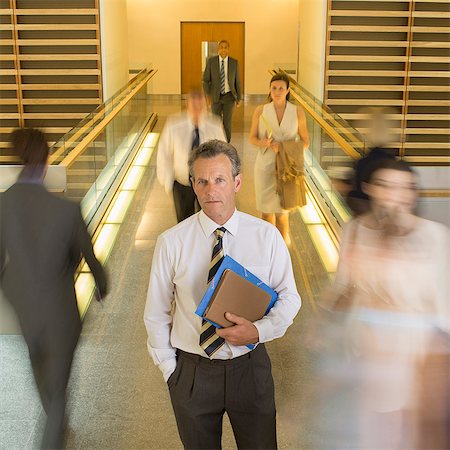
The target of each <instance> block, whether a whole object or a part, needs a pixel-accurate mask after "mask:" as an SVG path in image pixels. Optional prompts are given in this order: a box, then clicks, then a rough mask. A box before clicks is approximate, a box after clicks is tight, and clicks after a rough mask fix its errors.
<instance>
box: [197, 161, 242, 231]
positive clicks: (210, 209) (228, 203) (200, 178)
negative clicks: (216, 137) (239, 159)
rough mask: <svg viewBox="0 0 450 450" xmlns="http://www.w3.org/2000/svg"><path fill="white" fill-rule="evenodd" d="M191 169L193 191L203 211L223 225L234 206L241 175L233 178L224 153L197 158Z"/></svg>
mask: <svg viewBox="0 0 450 450" xmlns="http://www.w3.org/2000/svg"><path fill="white" fill-rule="evenodd" d="M192 171H193V179H192V182H193V186H194V191H195V193H196V195H197V198H198V202H199V203H200V206H201V208H202V210H203V212H204V213H205V214H206V215H207V216H208V217H209V218H210V219H211V220H213V221H214V222H216V223H217V224H219V225H223V224H224V223H225V222H226V221H227V220H228V219H229V218H230V217H231V216H232V215H233V212H234V210H235V208H236V199H235V196H236V192H238V191H239V189H240V187H241V175H240V174H239V175H237V176H236V177H234V178H233V174H232V171H231V162H230V160H229V159H228V157H227V156H226V155H224V154H220V155H218V156H215V157H213V158H198V159H197V160H196V161H195V162H194V166H193V168H192Z"/></svg>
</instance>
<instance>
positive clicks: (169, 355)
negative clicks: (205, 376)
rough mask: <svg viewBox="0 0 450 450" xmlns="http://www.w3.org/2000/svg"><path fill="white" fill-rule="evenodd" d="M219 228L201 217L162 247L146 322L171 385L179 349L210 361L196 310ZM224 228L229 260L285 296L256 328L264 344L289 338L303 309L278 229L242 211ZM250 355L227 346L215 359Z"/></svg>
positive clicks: (165, 238) (171, 233) (173, 231)
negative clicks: (200, 341)
mask: <svg viewBox="0 0 450 450" xmlns="http://www.w3.org/2000/svg"><path fill="white" fill-rule="evenodd" d="M219 227H220V225H218V224H216V223H215V222H214V221H212V220H211V219H210V218H209V217H208V216H207V215H206V214H205V213H204V212H203V211H200V212H199V213H197V214H194V215H193V216H191V217H189V218H188V219H186V220H184V221H183V222H181V223H179V224H178V225H176V226H174V227H173V228H170V229H169V230H167V231H165V232H164V233H162V234H161V235H160V236H159V238H158V240H157V242H156V247H155V252H154V255H153V262H152V269H151V274H150V283H149V287H148V294H147V303H146V305H145V312H144V322H145V326H146V328H147V333H148V341H147V346H148V351H149V353H150V355H151V357H152V358H153V361H154V362H155V364H156V365H157V366H158V367H159V368H160V369H161V371H162V372H163V375H164V378H165V380H166V381H167V379H168V378H169V376H170V375H171V374H172V372H173V371H174V370H175V367H176V349H177V348H178V349H180V350H183V351H185V352H189V353H195V354H198V355H201V356H204V357H207V356H206V353H205V352H204V351H203V349H202V348H201V347H200V345H199V337H200V328H201V325H202V319H201V317H199V316H197V315H196V314H195V310H196V309H197V306H198V305H199V303H200V301H201V299H202V298H203V295H204V293H205V291H206V285H207V277H208V270H209V264H210V261H211V254H212V250H213V246H214V241H215V236H214V230H216V229H217V228H219ZM223 227H225V228H226V230H227V232H226V233H225V235H224V237H223V249H224V252H225V254H226V255H229V256H231V257H232V258H234V259H235V260H236V261H238V262H239V263H240V264H242V265H243V266H244V267H245V268H247V269H248V270H249V271H250V272H252V273H253V274H255V275H256V276H257V277H259V278H260V279H261V280H262V281H264V282H265V283H266V284H267V285H269V286H270V287H271V288H272V289H274V290H275V291H276V292H277V293H278V296H279V297H278V300H277V302H276V303H275V305H274V307H273V308H272V309H271V310H270V312H269V314H267V315H266V316H264V317H263V318H262V319H260V320H257V321H256V322H254V325H255V326H256V328H257V329H258V333H259V342H268V341H271V340H273V339H276V338H279V337H281V336H283V335H284V333H285V332H286V330H287V328H288V327H289V325H291V324H292V321H293V319H294V317H295V316H296V314H297V312H298V310H299V309H300V304H301V302H300V296H299V294H298V292H297V288H296V285H295V280H294V275H293V271H292V263H291V258H290V255H289V252H288V249H287V247H286V245H285V243H284V241H283V238H282V237H281V235H280V233H279V232H278V230H277V229H276V228H275V227H274V226H273V225H271V224H269V223H268V222H265V221H263V220H261V219H258V218H256V217H253V216H250V215H248V214H245V213H242V212H239V211H235V212H234V214H233V216H232V217H231V218H230V219H229V220H228V222H226V223H225V224H224V225H223ZM230 312H233V311H230ZM249 351H250V350H249V349H248V348H247V347H246V346H234V345H231V344H229V343H228V342H225V344H224V345H223V346H222V347H221V349H220V350H218V351H217V352H216V353H215V354H213V356H212V358H213V359H230V358H235V357H237V356H240V355H243V354H245V353H247V352H249Z"/></svg>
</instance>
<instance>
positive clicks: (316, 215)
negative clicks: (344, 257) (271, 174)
mask: <svg viewBox="0 0 450 450" xmlns="http://www.w3.org/2000/svg"><path fill="white" fill-rule="evenodd" d="M299 214H300V216H301V218H302V220H303V222H304V223H305V225H306V228H307V229H308V232H309V235H310V236H311V239H312V241H313V244H314V247H315V248H316V250H317V253H318V254H319V256H320V259H321V260H322V262H323V265H324V267H325V269H326V271H327V272H328V273H329V274H330V275H331V274H334V273H335V272H336V267H337V262H338V249H337V247H336V245H335V243H334V241H333V239H332V238H331V235H330V231H329V230H328V228H327V226H326V224H325V220H324V219H323V218H322V214H321V213H320V209H319V206H318V205H317V203H316V201H315V200H314V197H313V196H312V195H311V193H310V192H308V193H307V195H306V205H305V206H304V207H303V208H300V209H299Z"/></svg>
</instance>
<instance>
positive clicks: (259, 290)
mask: <svg viewBox="0 0 450 450" xmlns="http://www.w3.org/2000/svg"><path fill="white" fill-rule="evenodd" d="M277 298H278V294H277V293H276V292H275V291H274V290H273V289H272V288H270V287H269V286H267V284H265V283H263V282H262V281H261V280H260V279H259V278H258V277H256V276H255V275H253V274H252V273H251V272H249V271H248V270H247V269H246V268H245V267H243V266H242V265H241V264H239V263H238V262H237V261H235V260H234V259H233V258H231V257H230V256H225V258H224V260H223V261H222V264H221V265H220V267H219V269H218V270H217V272H216V274H215V275H214V277H213V279H212V280H211V283H210V284H209V286H208V289H207V290H206V293H205V295H204V296H203V299H202V301H201V302H200V305H199V306H198V308H197V310H196V311H195V313H196V314H197V315H199V316H200V317H202V318H204V319H205V320H207V321H208V322H210V323H212V324H213V325H214V326H215V327H217V328H222V327H229V326H231V325H234V324H233V323H232V322H229V321H228V320H227V319H226V318H225V313H226V312H230V313H233V314H236V315H238V316H241V317H244V318H245V319H247V320H250V321H251V322H254V321H255V320H259V319H261V318H262V317H264V315H266V314H267V313H268V312H269V311H270V308H272V306H273V305H274V304H275V302H276V300H277Z"/></svg>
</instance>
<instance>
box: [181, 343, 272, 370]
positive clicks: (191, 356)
mask: <svg viewBox="0 0 450 450" xmlns="http://www.w3.org/2000/svg"><path fill="white" fill-rule="evenodd" d="M263 349H264V345H263V344H258V345H257V346H256V348H255V349H254V350H251V351H249V352H248V353H245V354H244V355H241V356H236V358H231V359H209V358H208V357H206V356H200V355H197V354H195V353H188V352H185V351H183V350H180V349H179V348H177V355H178V357H180V356H181V357H183V358H187V359H190V360H191V361H194V362H195V363H197V364H209V365H211V364H213V365H219V366H220V365H222V366H226V365H233V364H240V363H243V362H244V361H246V360H248V359H250V358H251V357H252V354H254V353H255V352H258V353H259V352H260V351H262V350H263Z"/></svg>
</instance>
